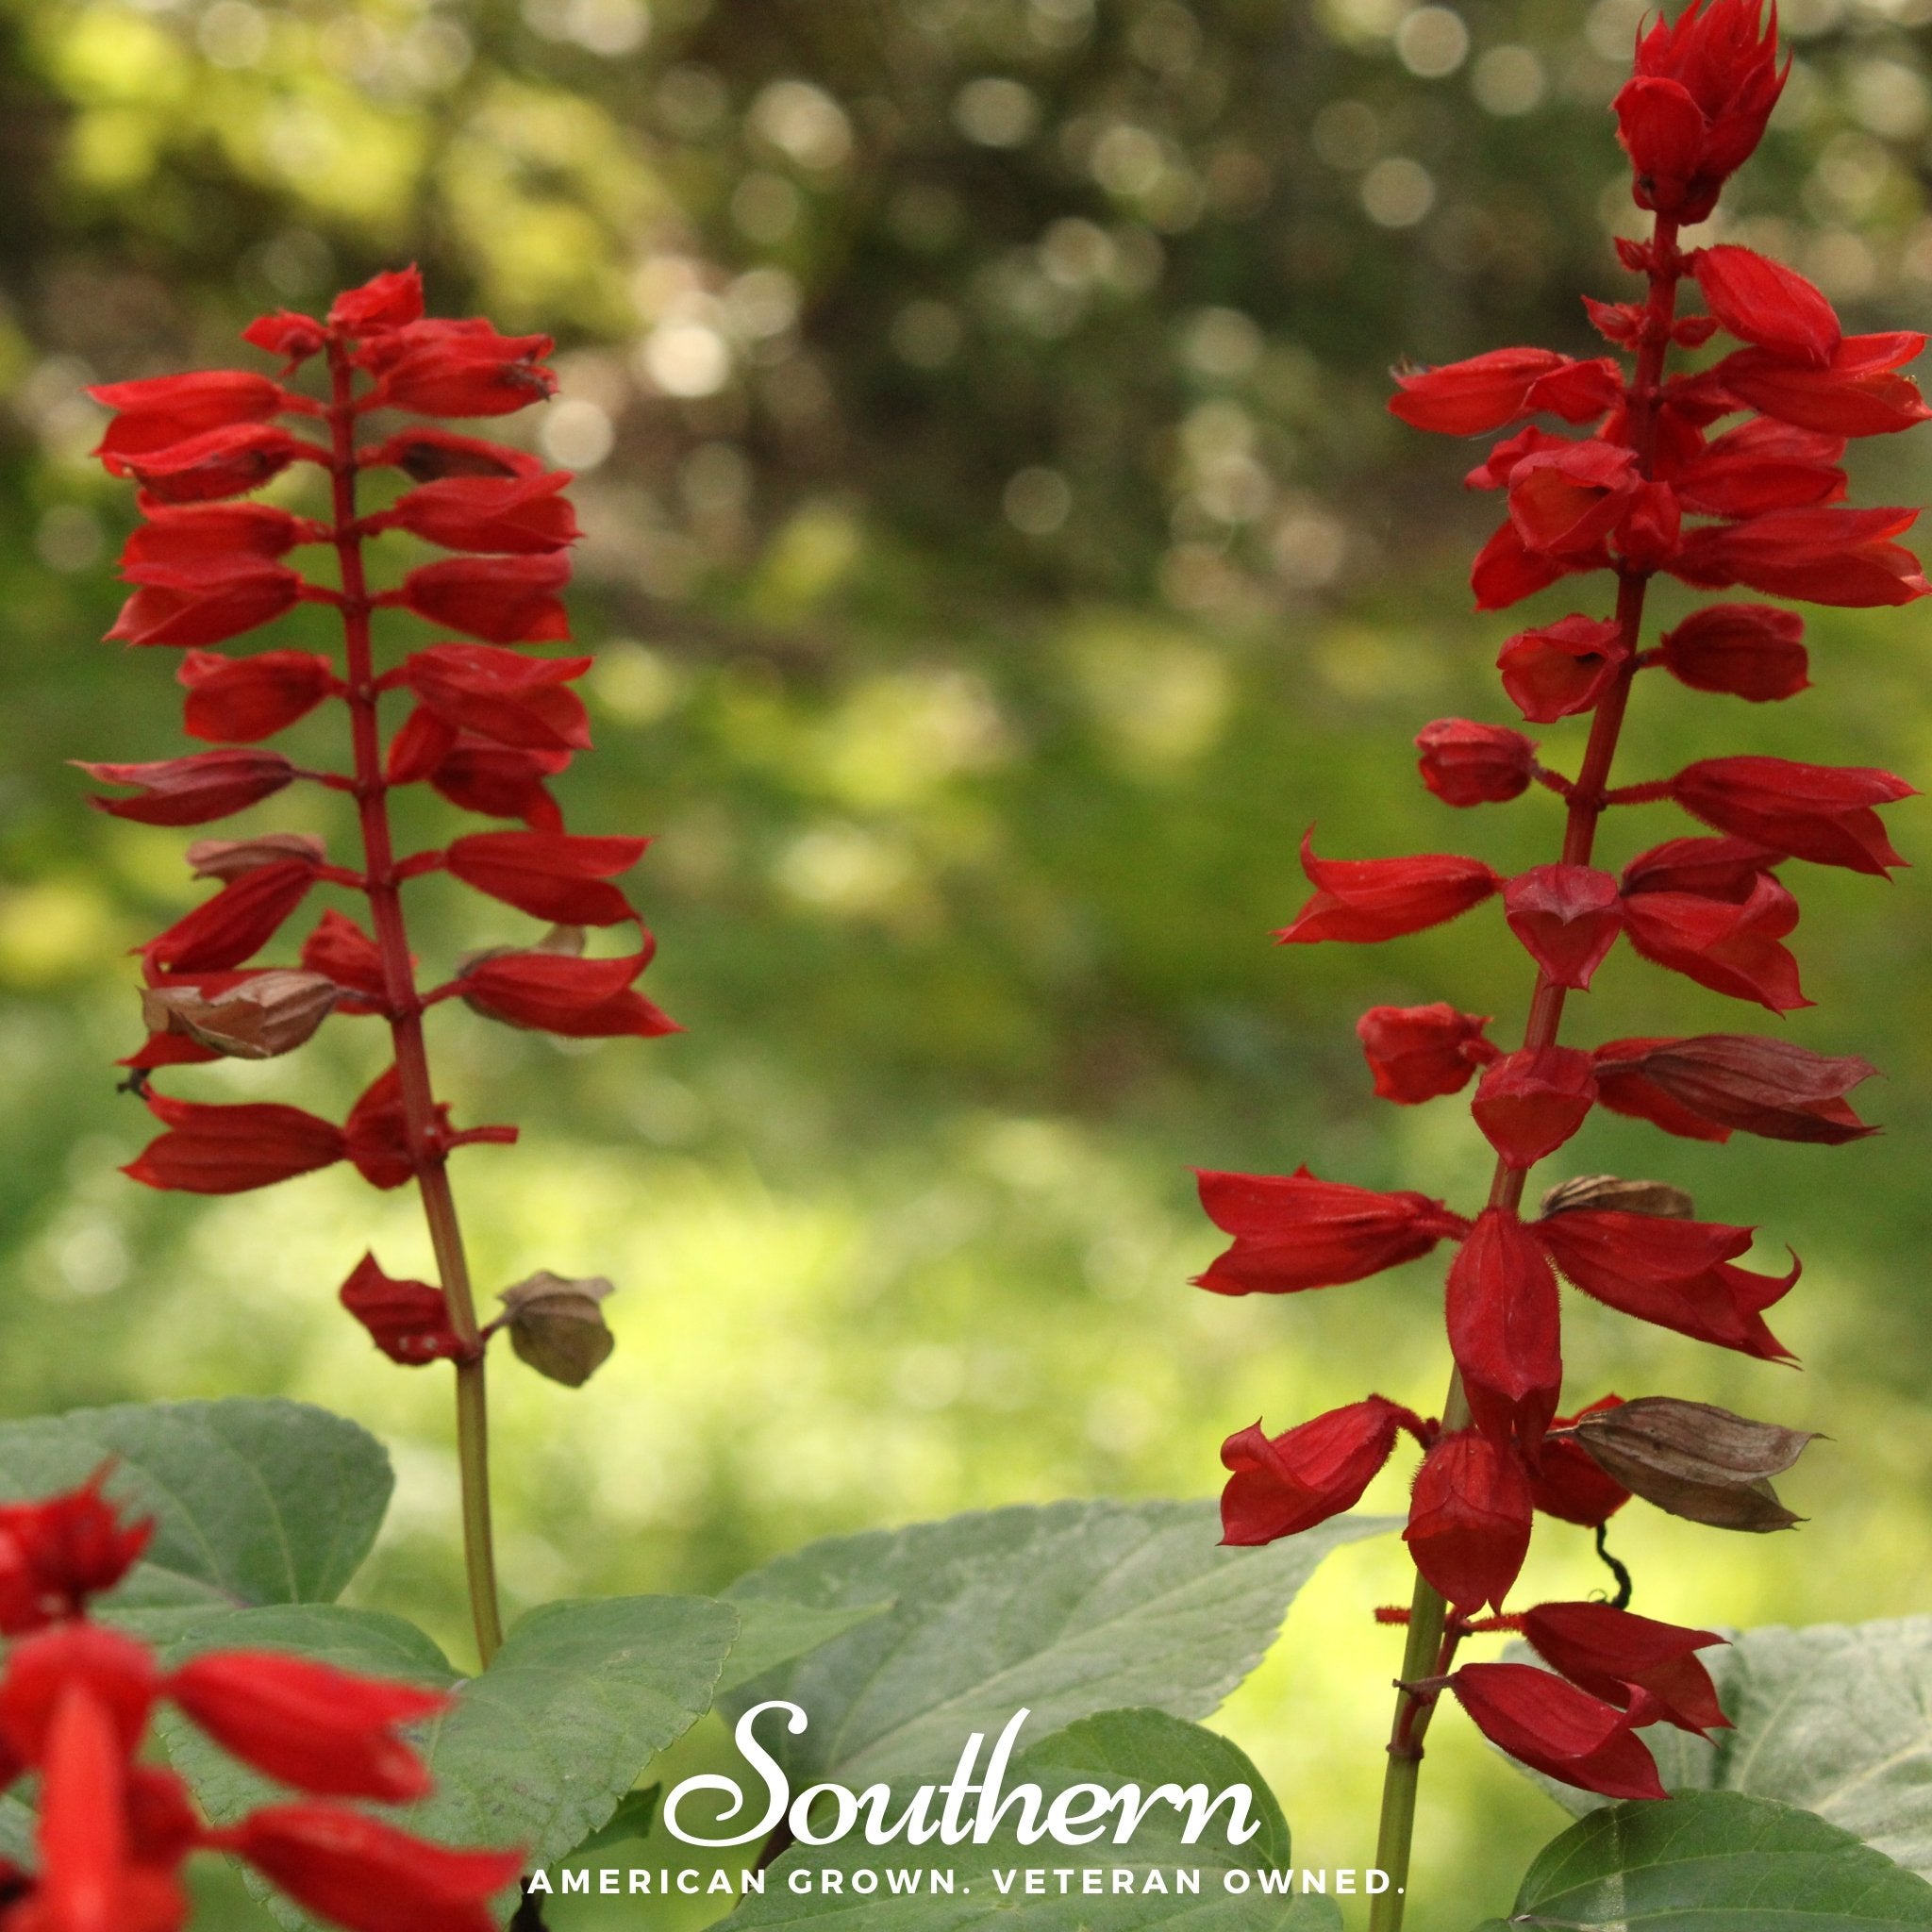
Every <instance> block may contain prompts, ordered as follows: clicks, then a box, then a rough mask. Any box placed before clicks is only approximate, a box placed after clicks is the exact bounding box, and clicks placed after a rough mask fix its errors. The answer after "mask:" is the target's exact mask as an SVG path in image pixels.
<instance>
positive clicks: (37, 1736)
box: [0, 1476, 523, 1932]
mask: <svg viewBox="0 0 1932 1932" xmlns="http://www.w3.org/2000/svg"><path fill="white" fill-rule="evenodd" d="M152 1528H153V1525H152V1524H147V1523H138V1524H125V1523H123V1522H122V1521H121V1520H120V1517H119V1515H118V1512H117V1511H116V1509H115V1507H114V1506H113V1505H112V1504H111V1503H109V1502H108V1500H107V1499H106V1498H105V1497H104V1496H103V1495H102V1493H101V1488H100V1478H99V1477H98V1476H97V1477H96V1478H95V1479H94V1480H93V1481H92V1482H90V1483H88V1484H86V1485H84V1486H83V1487H82V1488H80V1489H78V1490H74V1491H69V1492H68V1493H66V1494H64V1495H58V1496H54V1497H51V1498H49V1499H48V1500H47V1501H45V1502H42V1503H16V1504H9V1505H7V1506H5V1507H0V1634H4V1635H5V1637H6V1638H7V1639H8V1650H7V1661H6V1666H5V1669H4V1671H0V1783H4V1784H6V1785H12V1784H14V1783H15V1782H17V1781H18V1780H19V1779H20V1778H22V1777H24V1776H25V1775H26V1774H29V1773H31V1774H35V1775H36V1776H37V1777H38V1778H39V1780H40V1793H39V1800H38V1811H39V1820H38V1824H37V1827H36V1849H37V1851H38V1853H39V1863H38V1869H37V1870H35V1871H32V1872H27V1871H23V1870H22V1869H21V1868H20V1867H18V1866H16V1865H12V1864H9V1863H8V1862H6V1861H5V1860H0V1932H178V1928H179V1927H181V1926H183V1925H185V1924H187V1923H188V1917H189V1899H188V1895H187V1893H186V1891H185V1890H184V1889H183V1887H182V1883H181V1869H182V1866H183V1864H184V1863H185V1862H186V1860H187V1858H188V1857H189V1855H190V1854H191V1853H193V1852H196V1851H220V1852H228V1853H231V1854H233V1855H234V1856H235V1857H239V1858H242V1859H243V1860H244V1861H245V1862H246V1863H248V1864H249V1865H252V1866H253V1867H254V1868H255V1869H256V1870H257V1871H258V1872H259V1873H260V1874H262V1876H263V1877H265V1878H266V1879H268V1880H269V1882H270V1883H271V1884H273V1885H274V1886H275V1888H276V1889H277V1890H281V1891H283V1892H286V1893H287V1894H288V1896H289V1897H290V1898H291V1899H292V1900H294V1901H295V1903H296V1904H297V1905H299V1906H301V1907H304V1908H305V1909H306V1910H308V1911H310V1912H313V1913H314V1914H315V1915H316V1916H317V1917H319V1918H322V1919H325V1920H327V1921H328V1922H330V1923H331V1924H338V1925H345V1926H348V1927H350V1928H351V1932H491V1927H492V1925H493V1924H494V1923H495V1921H494V1919H493V1918H492V1916H491V1910H490V1901H491V1898H492V1897H493V1896H494V1895H495V1894H497V1893H499V1892H501V1891H502V1890H504V1888H505V1887H506V1886H508V1885H510V1884H511V1883H513V1882H514V1880H515V1879H516V1876H517V1874H518V1873H519V1872H520V1871H521V1869H522V1866H523V1857H522V1854H521V1853H519V1852H515V1851H503V1852H494V1851H452V1850H449V1849H447V1848H445V1847H443V1846H441V1845H435V1844H431V1843H428V1842H427V1841H426V1840H423V1839H419V1838H414V1837H412V1836H410V1835H409V1834H408V1833H407V1832H403V1831H399V1830H397V1829H396V1828H395V1827H394V1826H393V1825H391V1824H384V1823H383V1822H382V1821H381V1820H379V1819H377V1818H375V1817H372V1816H371V1815H370V1814H369V1813H367V1812H366V1811H362V1810H358V1809H356V1808H354V1807H351V1806H348V1805H345V1804H341V1803H336V1802H317V1801H330V1800H341V1799H348V1798H364V1799H376V1800H379V1801H382V1802H385V1803H390V1804H395V1803H403V1802H407V1801H408V1800H411V1799H415V1798H420V1797H422V1796H423V1795H424V1794H425V1792H426V1791H427V1790H429V1785H430V1781H429V1776H428V1774H427V1772H426V1770H425V1767H424V1765H423V1762H422V1760H421V1759H420V1758H419V1757H417V1756H416V1754H415V1752H414V1751H413V1750H412V1749H411V1748H410V1747H409V1745H408V1742H407V1740H405V1739H404V1738H403V1737H402V1736H401V1735H400V1734H399V1726H402V1725H406V1724H415V1723H418V1722H420V1721H421V1720H423V1719H425V1718H429V1717H432V1716H434V1715H435V1714H436V1713H437V1712H438V1711H440V1710H441V1709H443V1708H444V1707H446V1706H447V1704H448V1702H449V1700H448V1699H447V1698H446V1697H444V1696H442V1695H441V1694H440V1693H439V1692H435V1691H420V1690H417V1689H415V1688H414V1687H412V1686H410V1685H407V1684H393V1683H386V1682H383V1681H381V1680H380V1679H377V1678H374V1677H362V1676H357V1675H353V1674H350V1673H349V1672H346V1671H339V1670H336V1669H334V1668H333V1667H331V1666H329V1665H327V1664H319V1663H311V1662H309V1661H308V1660H307V1659H306V1658H303V1657H291V1656H287V1655H285V1654H283V1653H281V1652H277V1651H254V1650H227V1651H208V1652H205V1653H204V1654H203V1655H201V1656H199V1657H192V1658H191V1659H190V1660H189V1661H188V1662H186V1663H184V1664H181V1665H179V1666H178V1667H177V1668H175V1669H174V1670H172V1671H165V1670H163V1669H162V1668H161V1665H160V1663H159V1661H158V1658H157V1657H155V1655H154V1653H153V1651H151V1650H150V1649H149V1648H148V1646H147V1645H146V1644H144V1643H142V1642H139V1641H136V1640H135V1639H134V1638H132V1637H129V1636H126V1635H125V1634H123V1633H122V1632H120V1631H117V1630H114V1629H110V1628H108V1627H106V1626H104V1625H102V1624H96V1623H91V1622H89V1621H88V1616H87V1608H88V1602H89V1599H90V1598H92V1597H94V1596H97V1595H99V1594H100V1593H101V1592H103V1591H109V1590H112V1589H113V1588H114V1586H115V1585H116V1584H117V1583H119V1582H120V1581H121V1579H122V1578H123V1577H124V1576H125V1574H127V1572H128V1571H129V1570H131V1569H132V1568H133V1566H134V1565H135V1563H136V1562H138V1561H139V1560H140V1558H141V1556H142V1552H143V1551H144V1550H145V1549H146V1547H147V1544H148V1540H149V1537H150V1535H151V1533H152ZM163 1702H165V1703H168V1704H172V1705H173V1706H174V1707H175V1709H176V1710H178V1711H179V1712H180V1713H181V1715H182V1716H183V1717H185V1718H186V1719H187V1720H188V1721H189V1722H190V1723H191V1724H193V1725H194V1726H195V1727H196V1728H197V1729H198V1730H200V1731H202V1732H203V1733H204V1734H205V1735H207V1736H208V1737H209V1738H211V1739H212V1740H214V1741H215V1742H216V1743H217V1744H219V1745H220V1746H221V1747H222V1749H223V1750H224V1751H225V1752H227V1753H228V1755H229V1756H230V1757H235V1758H237V1759H239V1760H240V1761H241V1762H242V1763H243V1764H245V1765H247V1766H248V1767H249V1768H250V1769H251V1770H253V1771H256V1772H258V1773H260V1774H261V1775H263V1776H264V1777H268V1778H272V1779H274V1780H275V1782H276V1783H278V1784H284V1785H288V1786H290V1787H291V1789H292V1790H295V1791H297V1792H300V1793H302V1794H303V1796H302V1797H301V1798H300V1799H299V1800H297V1801H295V1802H291V1803H287V1804H276V1805H267V1806H264V1807H261V1808H259V1809H258V1810H255V1811H251V1812H250V1813H248V1814H247V1816H245V1817H243V1818H242V1819H239V1820H238V1821H237V1822H236V1823H235V1824H229V1825H225V1826H223V1827H221V1828H219V1829H217V1828H215V1827H213V1826H210V1825H209V1824H207V1823H206V1822H205V1821H204V1820H203V1819H202V1817H201V1815H200V1813H199V1812H198V1811H197V1810H196V1808H195V1807H194V1804H193V1802H192V1799H191V1797H190V1796H189V1792H188V1790H187V1787H186V1786H185V1785H184V1784H183V1783H182V1782H181V1780H180V1779H179V1778H178V1777H176V1776H175V1774H174V1773H173V1772H170V1771H165V1770H162V1769H160V1768H159V1767H158V1766H157V1765H155V1764H153V1763H150V1762H146V1761H144V1760H143V1758H142V1747H143V1745H144V1743H145V1742H146V1740H147V1738H148V1732H149V1725H150V1724H151V1722H152V1719H153V1716H154V1713H155V1711H156V1709H157V1708H158V1707H159V1706H160V1705H161V1704H162V1703H163Z"/></svg>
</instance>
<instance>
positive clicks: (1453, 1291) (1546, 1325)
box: [1447, 1208, 1563, 1445]
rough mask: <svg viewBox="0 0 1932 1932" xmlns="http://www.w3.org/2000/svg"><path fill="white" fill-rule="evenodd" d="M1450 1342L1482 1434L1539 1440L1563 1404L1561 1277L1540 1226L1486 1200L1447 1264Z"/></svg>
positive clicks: (1504, 1437)
mask: <svg viewBox="0 0 1932 1932" xmlns="http://www.w3.org/2000/svg"><path fill="white" fill-rule="evenodd" d="M1447 1308H1448V1324H1449V1346H1450V1348H1451V1350H1452V1351H1453V1352H1454V1354H1455V1357H1456V1366H1457V1369H1459V1370H1460V1371H1461V1373H1462V1381H1463V1387H1464V1389H1465V1391H1467V1393H1468V1396H1469V1407H1470V1411H1471V1413H1472V1414H1473V1415H1474V1417H1475V1421H1476V1426H1477V1427H1478V1428H1479V1429H1481V1431H1482V1432H1483V1434H1484V1435H1486V1436H1489V1437H1491V1438H1493V1439H1495V1440H1497V1441H1504V1440H1507V1439H1508V1438H1511V1437H1515V1438H1517V1439H1519V1440H1521V1441H1524V1443H1525V1444H1529V1445H1534V1444H1535V1443H1536V1442H1538V1441H1541V1437H1542V1433H1543V1430H1544V1428H1545V1427H1546V1426H1547V1425H1548V1424H1549V1420H1550V1418H1551V1417H1552V1416H1553V1415H1555V1414H1556V1412H1557V1391H1558V1390H1559V1389H1560V1388H1561V1386H1562V1380H1563V1357H1562V1351H1561V1347H1560V1344H1559V1341H1558V1332H1557V1331H1558V1307H1557V1277H1556V1275H1555V1274H1552V1273H1551V1270H1550V1264H1549V1260H1548V1258H1547V1257H1546V1256H1545V1255H1544V1253H1543V1249H1542V1246H1541V1243H1540V1242H1539V1241H1538V1240H1537V1238H1536V1235H1535V1233H1534V1232H1533V1231H1532V1230H1531V1229H1529V1228H1528V1227H1525V1226H1524V1224H1523V1223H1522V1222H1521V1221H1519V1220H1518V1219H1517V1218H1516V1216H1515V1215H1514V1214H1513V1213H1511V1212H1509V1211H1507V1209H1501V1208H1485V1209H1484V1210H1483V1212H1482V1214H1481V1215H1480V1216H1479V1217H1478V1219H1477V1221H1476V1224H1475V1227H1474V1231H1473V1232H1472V1233H1471V1234H1470V1236H1469V1239H1468V1240H1467V1241H1464V1242H1463V1244H1462V1247H1461V1250H1460V1252H1459V1253H1458V1254H1457V1257H1456V1258H1455V1260H1454V1261H1452V1262H1451V1263H1450V1264H1449V1291H1448V1299H1447Z"/></svg>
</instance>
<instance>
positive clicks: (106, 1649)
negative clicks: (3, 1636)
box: [0, 1623, 160, 1764]
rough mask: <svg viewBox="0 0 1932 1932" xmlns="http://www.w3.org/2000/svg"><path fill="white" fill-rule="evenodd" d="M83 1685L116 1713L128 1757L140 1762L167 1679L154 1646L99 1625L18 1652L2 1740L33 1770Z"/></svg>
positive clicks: (1, 1709)
mask: <svg viewBox="0 0 1932 1932" xmlns="http://www.w3.org/2000/svg"><path fill="white" fill-rule="evenodd" d="M80 1686H85V1688H86V1689H87V1691H89V1692H90V1693H91V1694H92V1696H93V1697H94V1698H95V1699H96V1700H97V1701H98V1702H99V1704H100V1705H101V1707H102V1708H103V1709H104V1710H106V1711H107V1712H108V1716H109V1718H110V1720H111V1722H112V1725H113V1732H114V1736H115V1738H116V1739H117V1740H119V1743H120V1747H121V1749H122V1751H123V1752H125V1754H126V1755H127V1756H128V1757H132V1756H133V1755H134V1753H135V1751H136V1750H137V1748H139V1746H140V1744H141V1741H142V1738H143V1737H145V1735H146V1733H147V1721H148V1714H149V1713H150V1712H151V1711H152V1710H153V1709H154V1706H155V1699H156V1697H157V1696H158V1694H159V1691H160V1674H159V1672H158V1670H157V1669H156V1668H155V1660H154V1656H153V1654H152V1653H151V1652H150V1651H149V1649H148V1647H147V1646H146V1644H144V1643H138V1642H136V1641H135V1640H134V1639H133V1638H131V1637H125V1636H123V1635H122V1634H121V1632H120V1631H118V1630H108V1629H105V1628H103V1627H102V1626H101V1625H100V1624H89V1623H71V1624H56V1625H54V1627H53V1628H51V1629H47V1630H40V1631H36V1632H35V1633H34V1634H33V1635H31V1636H28V1637H23V1638H22V1639H21V1640H20V1641H19V1642H18V1643H16V1644H14V1645H13V1646H12V1648H11V1649H10V1650H9V1651H8V1657H7V1672H6V1674H5V1676H4V1677H0V1738H4V1739H5V1740H6V1742H7V1743H8V1745H9V1746H10V1747H11V1748H12V1750H13V1751H14V1752H15V1753H16V1754H17V1755H18V1756H19V1757H22V1758H25V1761H26V1762H27V1763H28V1764H38V1763H40V1762H41V1760H42V1756H43V1755H44V1753H45V1751H46V1748H47V1731H48V1727H49V1725H51V1724H52V1723H53V1722H54V1716H55V1713H56V1711H57V1710H58V1708H59V1707H60V1704H61V1701H62V1699H63V1698H64V1697H65V1696H66V1695H67V1693H68V1692H70V1691H73V1690H75V1688H76V1687H80Z"/></svg>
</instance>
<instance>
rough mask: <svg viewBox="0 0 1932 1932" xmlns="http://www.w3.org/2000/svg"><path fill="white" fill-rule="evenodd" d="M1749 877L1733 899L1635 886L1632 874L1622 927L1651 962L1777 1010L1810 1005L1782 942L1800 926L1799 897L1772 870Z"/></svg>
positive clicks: (1627, 882)
mask: <svg viewBox="0 0 1932 1932" xmlns="http://www.w3.org/2000/svg"><path fill="white" fill-rule="evenodd" d="M1686 842H1691V841H1686ZM1711 842H1712V843H1716V842H1718V841H1711ZM1751 877H1752V882H1751V885H1750V887H1749V889H1748V891H1746V892H1745V893H1744V895H1743V896H1742V897H1741V898H1731V897H1720V896H1716V895H1707V894H1705V893H1703V892H1695V891H1639V890H1633V888H1632V883H1631V876H1630V873H1629V872H1628V871H1626V872H1625V874H1624V932H1625V933H1627V934H1628V935H1629V939H1630V943H1631V945H1632V946H1634V947H1635V948H1636V949H1637V951H1638V952H1640V953H1641V954H1642V955H1643V957H1644V958H1646V959H1651V960H1654V961H1655V962H1656V963H1657V965H1659V966H1668V967H1669V968H1670V969H1671V970H1672V971H1673V972H1674V973H1681V974H1684V976H1685V977H1686V978H1687V979H1694V980H1695V981H1696V982H1697V983H1698V985H1700V986H1707V987H1709V988H1710V989H1711V991H1713V992H1722V993H1728V994H1730V996H1731V997H1732V998H1733V999H1741V1000H1755V1001H1757V1004H1758V1005H1759V1006H1763V1007H1769V1008H1771V1010H1772V1011H1773V1012H1774V1013H1788V1012H1790V1011H1791V1010H1793V1009H1794V1008H1798V1007H1808V1006H1809V1005H1810V1004H1811V1002H1810V1001H1809V1000H1807V998H1806V997H1805V995H1804V993H1803V991H1801V990H1800V988H1799V985H1798V962H1797V961H1796V960H1795V959H1794V958H1792V957H1791V956H1790V953H1789V952H1788V951H1787V950H1786V949H1785V948H1784V947H1783V946H1782V945H1780V944H1779V943H1778V941H1780V940H1782V939H1783V938H1784V937H1785V936H1786V935H1787V934H1788V933H1790V930H1791V929H1792V927H1794V926H1795V925H1796V924H1797V923H1798V902H1797V901H1796V900H1795V899H1794V898H1793V897H1792V896H1791V894H1790V892H1789V891H1786V890H1785V888H1784V887H1783V886H1781V885H1780V884H1779V883H1778V882H1777V880H1776V879H1774V877H1773V876H1772V875H1771V874H1770V873H1768V872H1761V873H1754V874H1752V875H1751Z"/></svg>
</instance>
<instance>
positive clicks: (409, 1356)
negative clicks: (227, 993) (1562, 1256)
mask: <svg viewBox="0 0 1932 1932" xmlns="http://www.w3.org/2000/svg"><path fill="white" fill-rule="evenodd" d="M340 1298H341V1304H342V1306H343V1307H345V1308H347V1309H348V1311H349V1312H350V1314H352V1315H354V1316H355V1318H356V1319H357V1321H358V1322H359V1323H361V1324H362V1325H363V1327H365V1328H366V1329H368V1331H369V1334H370V1338H371V1340H372V1341H375V1345H376V1347H377V1348H379V1349H381V1351H382V1352H383V1354H384V1355H386V1356H388V1357H389V1358H390V1360H391V1361H392V1362H399V1363H401V1365H402V1366H403V1367H404V1368H406V1369H413V1368H420V1367H422V1366H423V1365H424V1364H425V1363H428V1362H435V1361H455V1360H458V1359H459V1358H460V1357H463V1356H464V1355H466V1354H467V1353H468V1350H467V1349H465V1347H464V1346H463V1342H462V1339H461V1337H459V1336H458V1334H457V1332H456V1330H455V1329H454V1328H452V1327H451V1326H450V1321H449V1304H448V1302H447V1301H446V1300H445V1299H444V1298H443V1292H442V1291H441V1289H440V1288H432V1287H431V1286H430V1285H429V1283H428V1282H426V1281H397V1280H395V1279H393V1278H392V1277H391V1276H390V1275H387V1274H384V1273H383V1272H382V1269H381V1266H380V1265H379V1264H378V1262H377V1261H376V1258H375V1256H374V1255H364V1256H363V1257H362V1258H361V1260H359V1261H358V1262H357V1264H356V1268H355V1272H354V1273H353V1274H351V1275H350V1276H349V1278H348V1280H346V1281H345V1282H343V1283H342V1286H341V1297H340ZM1577 1453H1578V1454H1579V1455H1580V1454H1581V1453H1582V1452H1581V1451H1580V1450H1579V1451H1578V1452H1577Z"/></svg>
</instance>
